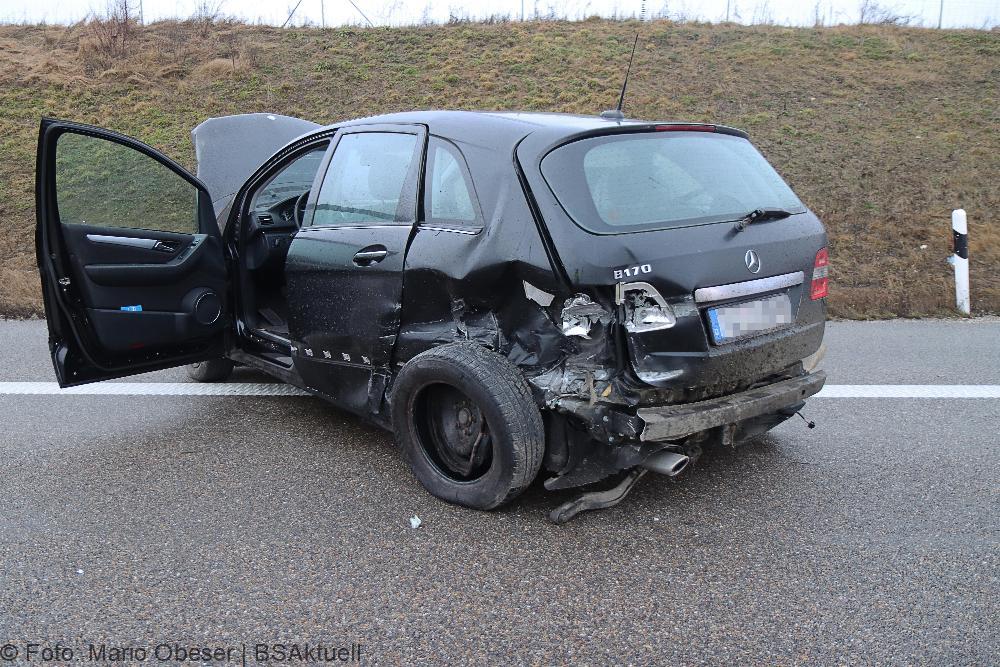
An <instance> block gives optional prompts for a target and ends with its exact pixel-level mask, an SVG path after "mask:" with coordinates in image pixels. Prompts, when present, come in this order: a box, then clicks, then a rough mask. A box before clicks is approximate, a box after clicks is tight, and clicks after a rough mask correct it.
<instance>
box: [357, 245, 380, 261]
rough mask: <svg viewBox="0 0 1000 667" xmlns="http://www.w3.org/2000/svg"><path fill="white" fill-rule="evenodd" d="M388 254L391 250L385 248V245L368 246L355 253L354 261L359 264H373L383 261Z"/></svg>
mask: <svg viewBox="0 0 1000 667" xmlns="http://www.w3.org/2000/svg"><path fill="white" fill-rule="evenodd" d="M388 254H389V251H388V250H386V249H385V246H380V245H376V246H368V247H367V248H362V249H361V250H359V251H358V252H357V253H355V255H354V263H355V264H357V265H358V266H371V265H372V264H378V263H379V262H381V261H382V260H383V259H385V258H386V256H387V255H388Z"/></svg>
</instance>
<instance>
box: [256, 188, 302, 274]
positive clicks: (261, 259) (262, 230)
mask: <svg viewBox="0 0 1000 667" xmlns="http://www.w3.org/2000/svg"><path fill="white" fill-rule="evenodd" d="M300 198H301V194H297V195H295V196H293V197H288V198H285V199H281V200H280V201H277V202H275V203H271V204H270V205H269V206H258V207H257V208H256V209H254V210H253V211H251V212H250V214H249V217H250V220H249V224H248V225H247V232H246V234H247V235H246V266H247V268H249V269H255V270H256V269H264V268H275V269H278V268H280V267H281V265H283V264H284V261H285V255H286V254H287V253H288V245H289V244H290V243H291V241H292V237H293V236H295V232H297V231H298V229H299V226H298V223H297V222H296V219H295V206H296V204H297V202H298V201H299V199H300Z"/></svg>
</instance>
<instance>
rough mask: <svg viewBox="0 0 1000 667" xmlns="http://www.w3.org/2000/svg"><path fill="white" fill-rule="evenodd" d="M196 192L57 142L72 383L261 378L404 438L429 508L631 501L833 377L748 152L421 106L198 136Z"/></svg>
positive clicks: (54, 250)
mask: <svg viewBox="0 0 1000 667" xmlns="http://www.w3.org/2000/svg"><path fill="white" fill-rule="evenodd" d="M192 134H193V139H194V145H195V153H196V157H197V162H198V168H197V176H195V175H193V174H191V173H189V172H188V171H186V170H185V169H184V168H183V167H181V166H180V165H178V164H177V163H175V162H173V161H172V160H170V159H169V158H167V157H166V156H164V155H163V154H161V153H159V152H157V151H156V150H154V149H152V148H150V147H149V146H146V145H145V144H143V143H140V142H138V141H136V140H134V139H130V138H128V137H125V136H122V135H120V134H116V133H114V132H110V131H107V130H103V129H99V128H96V127H90V126H86V125H80V124H77V123H72V122H64V121H56V120H48V119H46V120H43V121H42V124H41V131H40V136H39V145H38V163H37V213H38V227H37V256H38V266H39V270H40V273H41V277H42V286H43V290H44V295H45V308H46V315H47V318H48V326H49V335H50V348H51V352H52V360H53V363H54V365H55V370H56V375H57V377H58V380H59V383H60V385H61V386H72V385H78V384H84V383H88V382H96V381H99V380H105V379H109V378H116V377H121V376H125V375H130V374H134V373H141V372H145V371H150V370H156V369H162V368H168V367H171V366H180V365H189V372H190V374H191V375H192V377H194V378H195V379H198V380H201V381H221V380H224V379H225V378H226V377H227V376H228V375H229V373H230V372H231V371H232V369H233V366H234V365H236V364H240V365H245V366H249V367H252V368H256V369H260V370H262V371H264V372H266V373H268V374H270V375H272V376H274V377H275V378H278V379H280V380H282V381H284V382H287V383H290V384H293V385H296V386H298V387H301V388H303V389H305V390H308V391H309V392H311V393H313V394H315V395H316V396H319V397H321V398H323V399H326V400H328V401H330V402H331V403H333V404H334V405H336V406H338V407H340V408H342V409H344V410H348V411H350V412H353V413H355V414H357V415H359V416H361V417H363V418H365V419H367V420H370V421H372V422H374V423H376V424H379V425H381V426H383V427H385V428H389V429H391V430H392V431H393V432H394V433H395V436H396V439H397V442H398V443H399V446H400V447H401V449H402V451H403V452H404V453H405V455H406V457H407V459H408V460H409V462H410V464H411V466H412V468H413V471H414V473H415V474H416V476H417V477H418V478H419V480H420V481H421V483H422V484H423V485H424V486H425V487H426V488H427V490H428V491H430V492H431V493H432V494H434V495H435V496H438V497H439V498H442V499H444V500H447V501H449V502H453V503H458V504H461V505H465V506H468V507H474V508H479V509H492V508H495V507H498V506H500V505H501V504H503V503H505V502H507V501H509V500H511V499H512V498H514V497H515V496H517V495H518V494H519V493H521V492H522V491H523V490H524V489H525V488H526V487H528V485H530V484H531V483H532V481H533V480H534V479H535V478H536V477H537V476H538V475H539V474H542V475H544V476H545V482H544V483H545V486H546V487H547V488H549V489H562V488H571V487H585V488H586V489H587V491H586V492H585V493H583V494H582V495H580V496H579V497H577V498H575V499H574V500H572V501H570V502H568V503H566V504H564V505H563V506H561V507H560V508H559V509H557V510H556V511H555V512H554V513H553V518H554V519H555V520H557V521H563V520H566V519H568V518H569V517H571V516H572V515H573V514H575V513H576V512H578V511H580V510H583V509H589V508H593V507H602V506H607V505H610V504H613V503H614V502H616V501H618V500H620V499H621V497H623V496H624V494H625V493H626V492H627V491H628V489H629V488H631V486H632V484H634V482H635V481H636V480H637V479H638V478H639V477H640V476H641V475H642V474H643V473H645V471H647V470H654V471H657V472H660V473H664V474H668V475H674V474H677V473H678V472H680V471H681V470H682V469H683V468H685V466H687V464H688V463H689V462H690V461H691V460H693V459H694V458H695V457H696V456H697V455H698V453H699V452H700V451H701V449H702V447H703V446H705V445H707V444H722V445H736V444H738V443H740V442H743V441H746V440H748V439H750V438H752V437H754V436H756V435H759V434H761V433H763V432H765V431H767V430H768V429H770V428H772V427H774V426H775V425H777V424H779V423H780V422H782V421H784V420H785V419H788V418H789V417H790V416H792V415H794V414H795V413H796V412H797V411H799V410H800V408H801V407H802V405H803V400H804V399H805V398H806V397H808V396H810V395H812V394H815V393H816V392H818V391H819V390H820V388H821V387H822V385H823V382H824V379H825V376H824V374H823V373H822V372H821V371H816V370H815V366H816V362H817V360H818V357H819V356H820V354H821V349H822V348H821V343H822V338H823V328H824V321H825V312H826V305H825V299H824V297H826V294H827V273H826V272H827V261H828V259H827V249H826V234H825V232H824V229H823V226H822V224H821V223H820V221H819V220H818V219H817V217H816V216H815V215H814V214H813V213H812V212H810V211H809V210H808V209H807V208H806V206H805V205H803V203H802V202H801V201H800V200H799V199H798V198H797V197H796V195H795V194H794V193H793V192H792V190H791V189H790V188H789V187H788V185H786V184H785V182H784V181H783V180H782V179H781V177H780V176H779V175H778V174H777V172H776V171H775V170H774V169H773V168H772V167H771V166H770V165H769V164H768V162H767V161H766V160H765V159H764V157H763V156H762V155H761V154H760V153H759V152H758V151H757V150H756V149H755V148H754V146H753V145H752V144H751V143H750V141H749V139H748V137H747V135H746V134H745V133H743V132H742V131H740V130H736V129H733V128H729V127H723V126H720V125H708V124H695V123H676V122H645V121H637V120H625V119H622V118H620V117H618V118H615V117H611V118H608V117H598V116H575V115H564V114H543V113H479V112H459V111H427V112H413V113H399V114H392V115H384V116H377V117H371V118H362V119H358V120H352V121H347V122H343V123H338V124H336V125H332V126H325V127H321V126H319V125H316V124H314V123H310V122H308V121H304V120H299V119H294V118H288V117H285V116H277V115H271V114H248V115H240V116H229V117H224V118H214V119H210V120H208V121H205V122H204V123H202V124H201V125H199V126H198V127H197V128H196V129H195V130H194V131H193V133H192Z"/></svg>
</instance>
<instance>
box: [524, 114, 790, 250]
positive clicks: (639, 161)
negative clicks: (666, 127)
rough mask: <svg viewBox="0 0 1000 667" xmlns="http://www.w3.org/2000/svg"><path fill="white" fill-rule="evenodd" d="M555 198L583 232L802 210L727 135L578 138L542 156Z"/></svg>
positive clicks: (777, 179) (747, 147) (755, 155)
mask: <svg viewBox="0 0 1000 667" xmlns="http://www.w3.org/2000/svg"><path fill="white" fill-rule="evenodd" d="M542 175H543V176H544V177H545V180H546V182H548V184H549V187H550V188H552V192H553V193H554V194H555V196H556V198H557V199H558V200H559V203H561V204H562V206H563V208H564V209H566V212H567V213H568V214H569V216H570V217H571V218H573V220H574V221H575V222H576V223H577V224H578V225H580V226H581V227H583V228H584V229H587V230H590V231H592V232H597V233H599V234H609V233H610V234H620V233H623V232H635V231H642V230H647V229H668V228H671V227H685V226H688V225H698V224H707V223H712V222H724V221H729V220H738V219H740V218H742V217H744V216H745V215H746V214H747V213H749V212H750V211H753V210H754V209H758V208H781V209H785V210H787V211H789V212H791V213H803V212H805V207H804V206H803V205H802V202H800V201H799V199H798V197H796V196H795V193H794V192H792V189H791V188H789V187H788V185H787V184H786V183H785V182H784V181H783V180H781V176H779V175H778V172H776V171H775V170H774V168H773V167H771V165H769V164H768V163H767V160H765V159H764V156H763V155H761V154H760V153H759V152H757V149H756V148H754V147H753V145H752V144H751V143H750V142H749V141H747V140H746V139H743V138H742V137H736V136H732V135H728V134H717V133H707V132H644V133H641V134H617V135H609V136H607V135H606V136H601V137H593V138H590V139H581V140H580V141H575V142H573V143H571V144H567V145H565V146H562V147H561V148H557V149H556V150H554V151H552V152H551V153H549V154H548V155H547V156H546V157H545V159H543V160H542Z"/></svg>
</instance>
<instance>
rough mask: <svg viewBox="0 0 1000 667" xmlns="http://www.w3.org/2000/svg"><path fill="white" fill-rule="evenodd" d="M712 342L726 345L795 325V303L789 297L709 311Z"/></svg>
mask: <svg viewBox="0 0 1000 667" xmlns="http://www.w3.org/2000/svg"><path fill="white" fill-rule="evenodd" d="M708 322H709V324H710V325H711V329H712V340H713V341H714V342H715V343H716V344H718V343H725V342H728V341H731V340H734V339H736V338H743V337H744V336H749V335H751V334H755V333H759V332H761V331H768V330H770V329H778V328H780V327H783V326H787V325H789V324H791V323H792V300H791V299H789V298H788V295H787V294H775V295H774V296H769V297H767V298H764V299H757V300H756V301H746V302H744V303H735V304H733V305H731V306H718V307H716V308H709V309H708Z"/></svg>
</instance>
